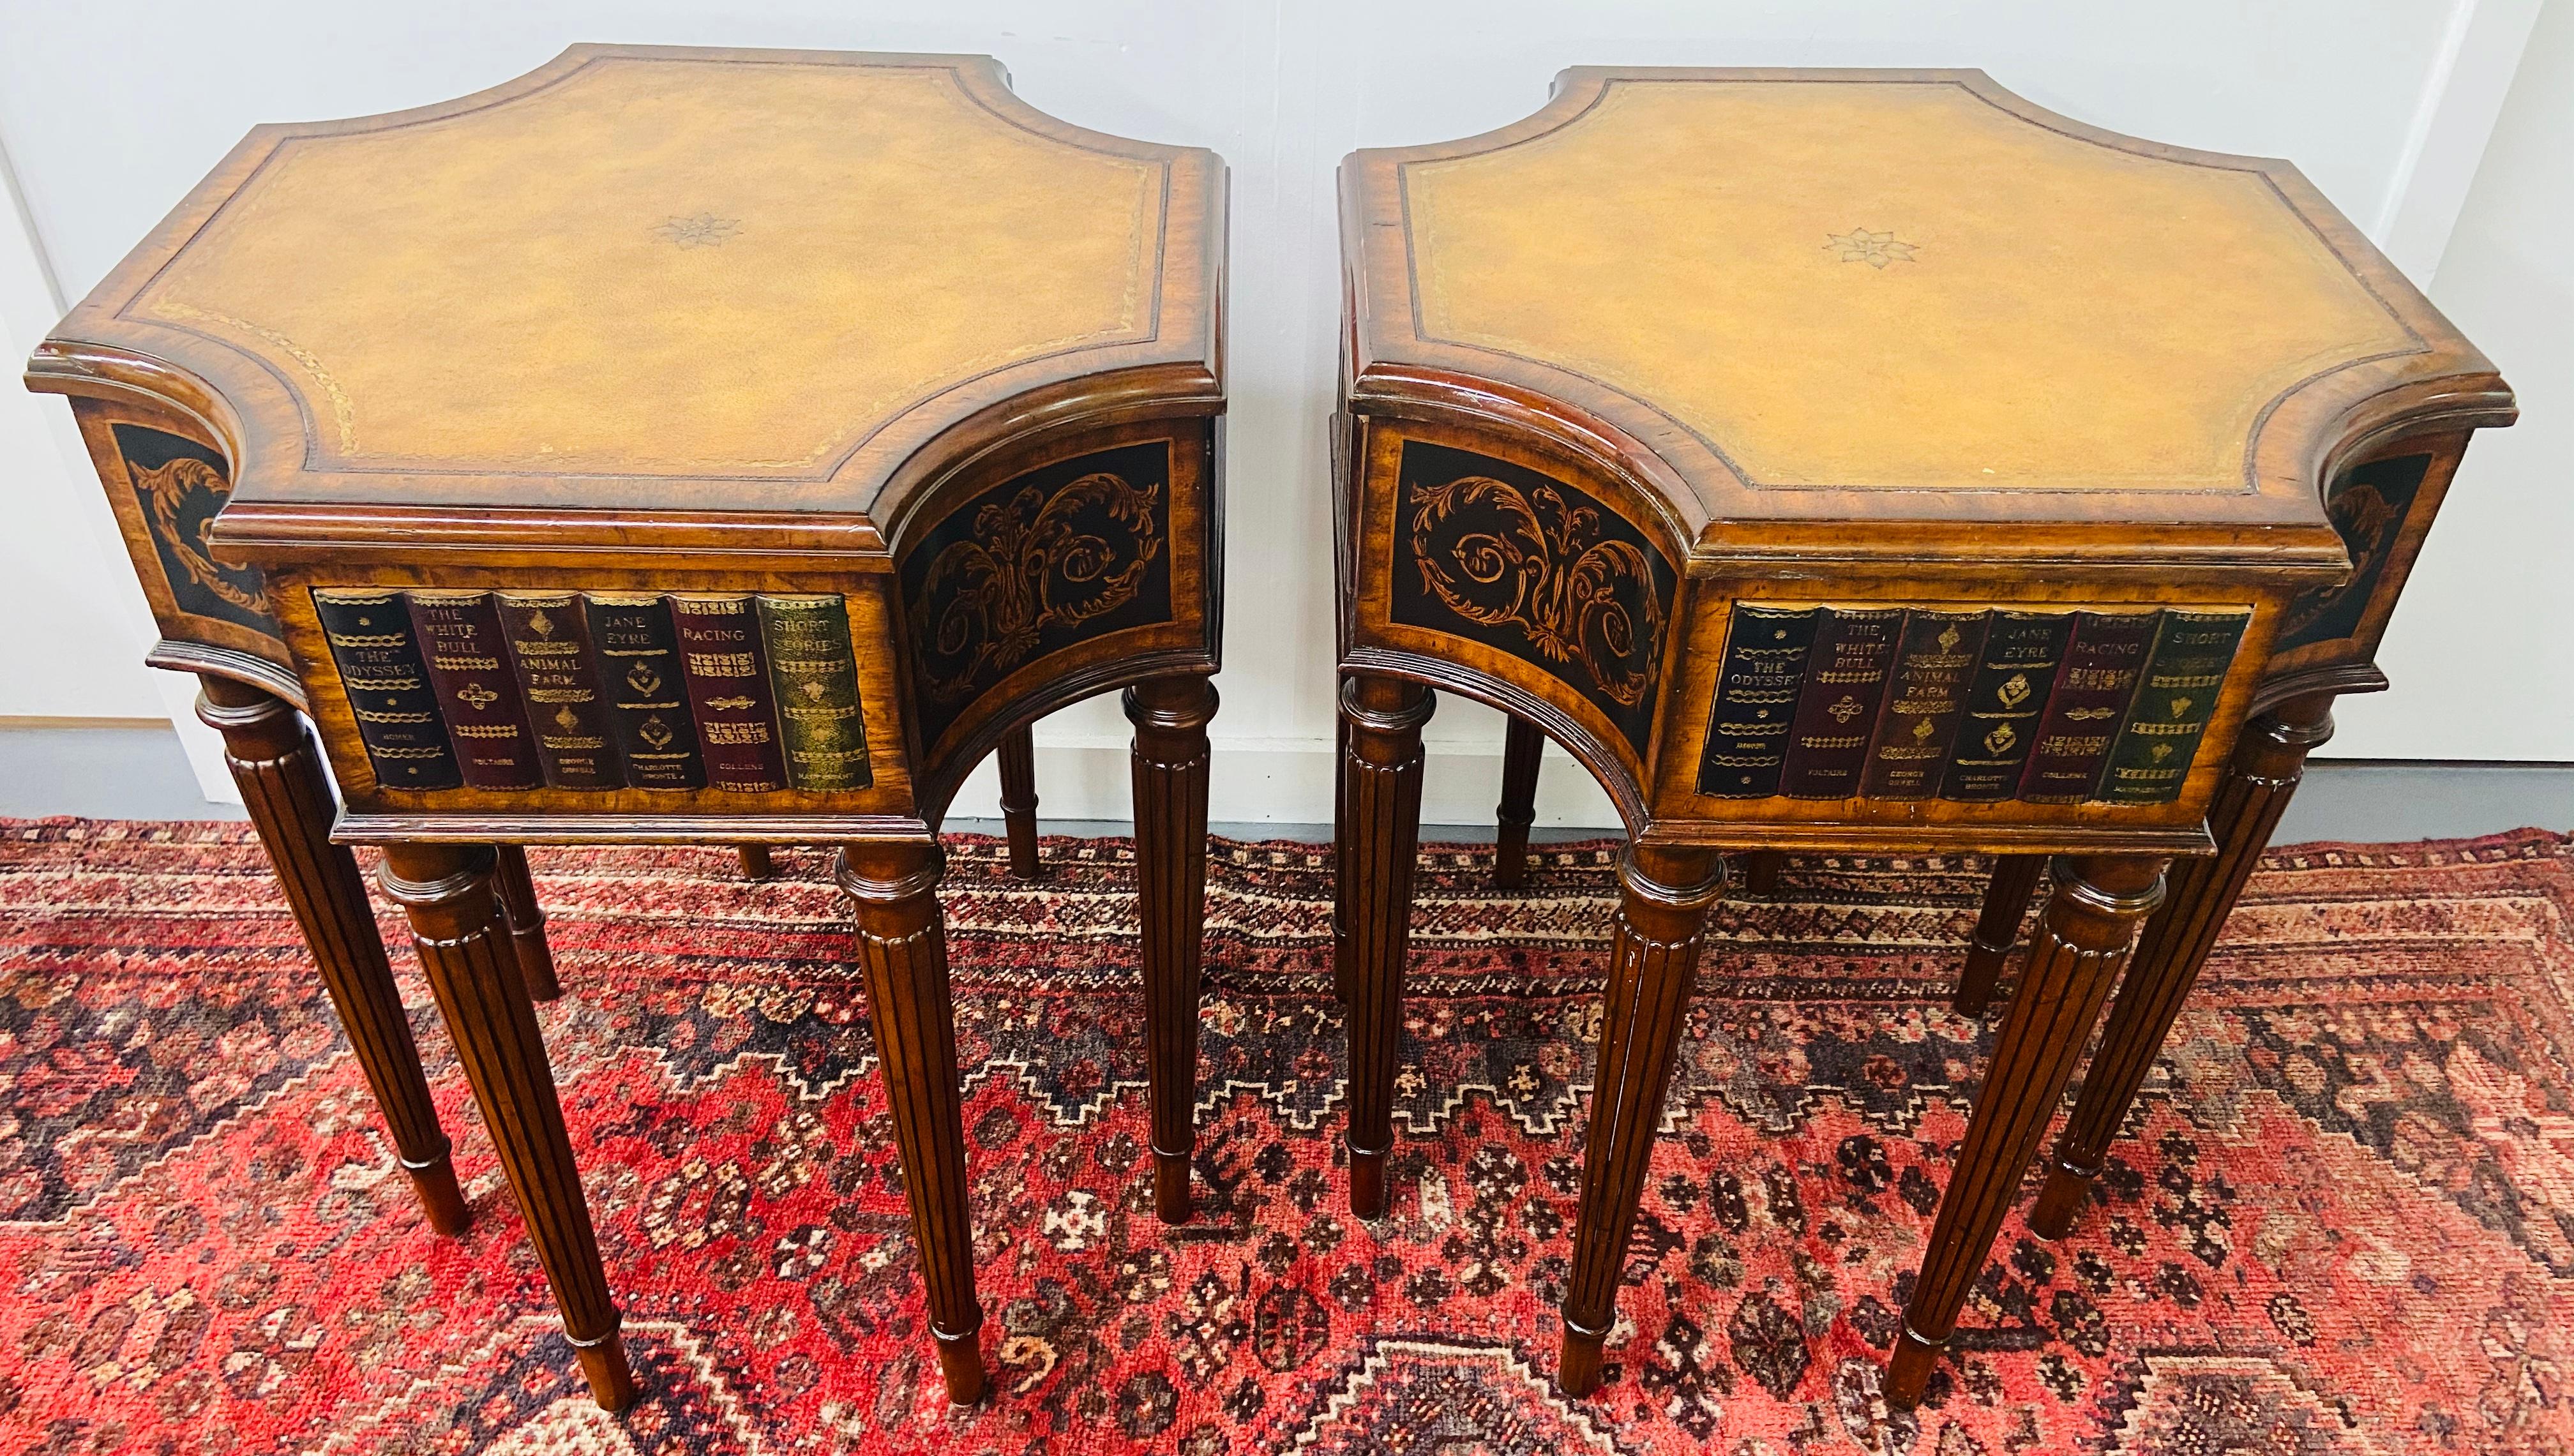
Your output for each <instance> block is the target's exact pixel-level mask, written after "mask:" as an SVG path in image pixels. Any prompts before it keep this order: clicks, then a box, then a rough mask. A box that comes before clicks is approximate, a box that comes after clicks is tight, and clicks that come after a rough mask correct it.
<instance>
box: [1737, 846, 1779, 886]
mask: <svg viewBox="0 0 2574 1456" xmlns="http://www.w3.org/2000/svg"><path fill="white" fill-rule="evenodd" d="M1787 863H1788V856H1787V855H1785V854H1782V853H1780V852H1779V851H1778V850H1776V849H1755V850H1753V851H1752V852H1751V853H1749V854H1746V855H1744V856H1743V888H1744V891H1745V892H1746V893H1748V894H1757V895H1763V896H1768V895H1774V894H1777V893H1778V892H1779V871H1780V870H1781V869H1783V868H1785V867H1786V866H1787Z"/></svg>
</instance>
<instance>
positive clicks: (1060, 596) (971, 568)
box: [912, 471, 1162, 704]
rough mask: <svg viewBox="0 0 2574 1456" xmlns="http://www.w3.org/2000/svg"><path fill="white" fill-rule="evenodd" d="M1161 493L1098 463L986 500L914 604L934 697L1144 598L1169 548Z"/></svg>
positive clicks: (976, 683)
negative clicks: (1151, 571) (1050, 483)
mask: <svg viewBox="0 0 2574 1456" xmlns="http://www.w3.org/2000/svg"><path fill="white" fill-rule="evenodd" d="M1160 495H1161V487H1160V486H1158V485H1148V486H1145V487H1143V488H1141V489H1138V488H1137V487H1135V486H1134V485H1132V484H1130V483H1129V482H1128V481H1127V480H1126V479H1125V478H1124V477H1123V476H1119V475H1115V474H1113V473H1110V472H1106V471H1098V472H1093V473H1092V474H1089V475H1085V476H1081V477H1079V478H1077V479H1075V480H1072V481H1070V482H1067V483H1066V484H1064V485H1062V486H1059V487H1057V488H1056V489H1054V490H1053V491H1051V492H1048V491H1046V490H1043V489H1041V488H1040V487H1037V486H1030V487H1028V488H1026V489H1025V490H1022V491H1020V492H1018V493H1017V494H1016V495H1014V496H1012V497H1011V498H1010V499H1009V500H1007V501H996V502H994V503H992V504H990V505H987V506H984V507H982V508H981V509H980V510H978V511H977V512H976V513H975V515H974V530H973V534H972V536H971V537H970V538H968V539H967V540H963V541H958V542H954V543H951V544H950V545H949V546H948V547H947V548H946V549H945V550H943V551H941V552H940V553H939V554H938V555H937V557H936V558H935V559H933V560H932V561H931V562H930V566H929V572H928V575H927V576H926V577H925V578H923V580H922V582H921V587H920V594H919V600H918V601H916V602H915V603H913V604H912V629H913V632H914V634H915V640H916V641H917V642H918V644H919V646H920V648H921V649H922V659H923V671H922V675H921V680H922V684H923V686H924V687H925V688H926V689H927V691H928V693H929V695H930V697H931V698H933V699H935V700H936V701H938V702H939V703H942V704H953V703H956V702H959V701H962V700H964V699H966V698H970V697H972V696H973V695H974V694H975V693H977V692H980V691H981V690H982V689H983V688H985V687H987V686H989V684H990V682H991V681H992V680H993V679H996V678H998V677H999V676H1000V675H1002V674H1004V673H1007V672H1008V671H1009V670H1011V669H1012V668H1015V667H1017V666H1018V665H1019V664H1021V663H1023V662H1025V661H1027V660H1028V659H1029V658H1031V657H1034V656H1036V654H1037V652H1038V651H1039V649H1040V646H1041V642H1042V639H1043V637H1044V635H1045V634H1046V633H1048V632H1049V631H1057V632H1059V631H1061V630H1064V629H1069V628H1075V627H1078V626H1080V625H1081V624H1082V623H1085V622H1089V621H1092V620H1094V619H1096V618H1100V617H1105V616H1107V615H1108V614H1110V613H1112V612H1115V611H1117V610H1118V609H1119V608H1121V607H1124V606H1125V605H1126V604H1127V603H1128V602H1130V601H1133V600H1134V598H1135V594H1136V593H1137V592H1138V591H1139V590H1141V589H1142V587H1143V585H1144V579H1145V574H1146V571H1147V569H1148V568H1149V567H1150V566H1151V565H1152V563H1153V561H1154V559H1155V558H1157V557H1159V556H1160V555H1161V552H1162V533H1161V528H1160V526H1159V524H1158V523H1157V522H1156V520H1155V517H1154V509H1155V505H1156V503H1157V501H1158V499H1159V498H1160Z"/></svg>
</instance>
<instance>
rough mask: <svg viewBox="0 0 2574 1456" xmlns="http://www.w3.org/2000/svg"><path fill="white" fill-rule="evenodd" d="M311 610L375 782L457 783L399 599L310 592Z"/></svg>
mask: <svg viewBox="0 0 2574 1456" xmlns="http://www.w3.org/2000/svg"><path fill="white" fill-rule="evenodd" d="M313 613H314V616H316V617H318V618H320V619H321V622H322V635H323V637H324V638H326V639H328V640H329V642H330V644H331V661H332V662H333V663H334V664H336V665H337V666H338V667H339V670H340V686H341V688H342V689H343V690H345V691H346V692H347V694H348V697H349V712H350V713H351V714H352V715H354V716H355V717H356V718H357V721H358V737H359V739H360V740H361V741H363V742H364V743H365V744H366V745H367V761H368V762H369V763H370V764H371V765H373V766H374V768H375V772H376V782H377V783H379V784H381V785H383V786H384V787H386V788H401V789H413V790H420V789H432V788H456V787H460V786H462V785H463V783H464V782H465V779H464V776H463V775H462V774H461V773H459V772H458V771H457V767H456V750H455V748H454V746H453V745H452V744H450V743H449V741H448V737H447V725H446V724H444V723H443V722H441V721H440V720H439V716H438V695H437V694H436V693H435V692H433V691H431V689H430V686H429V669H428V668H427V667H426V666H424V665H423V664H422V662H421V659H420V644H419V642H418V641H417V640H416V639H415V638H414V637H413V636H412V627H411V613H410V611H409V610H408V609H406V608H405V607H404V606H403V603H402V596H401V594H400V593H396V592H380V591H367V590H363V589H359V590H347V591H333V590H330V589H327V588H321V587H316V588H315V589H313Z"/></svg>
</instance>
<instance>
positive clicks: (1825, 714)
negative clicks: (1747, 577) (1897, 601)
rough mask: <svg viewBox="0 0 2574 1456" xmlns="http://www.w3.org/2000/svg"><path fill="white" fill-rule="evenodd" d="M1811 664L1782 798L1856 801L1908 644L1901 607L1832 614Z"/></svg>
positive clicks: (1819, 633)
mask: <svg viewBox="0 0 2574 1456" xmlns="http://www.w3.org/2000/svg"><path fill="white" fill-rule="evenodd" d="M1823 618H1824V620H1823V622H1822V623H1821V624H1820V625H1819V626H1818V627H1817V628H1816V629H1815V646H1814V650H1813V651H1812V652H1810V653H1808V654H1807V656H1806V688H1805V691H1804V692H1803V693H1801V694H1799V695H1798V697H1797V722H1796V727H1794V728H1790V729H1789V730H1788V763H1787V767H1786V768H1785V769H1784V770H1783V771H1782V772H1781V773H1780V775H1779V791H1780V792H1781V793H1784V794H1786V795H1787V796H1789V797H1790V798H1851V797H1855V796H1856V795H1857V794H1858V793H1859V782H1860V770H1861V769H1862V768H1863V767H1865V766H1867V763H1868V740H1869V734H1870V733H1871V731H1872V730H1874V729H1875V728H1876V727H1877V705H1878V702H1879V700H1880V699H1882V698H1884V697H1885V696H1886V675H1887V670H1888V669H1890V668H1892V667H1893V666H1894V664H1895V644H1896V640H1897V639H1898V638H1900V637H1901V636H1903V632H1904V609H1903V608H1901V607H1886V608H1867V609H1858V610H1853V609H1847V608H1840V607H1827V608H1825V609H1824V614H1823Z"/></svg>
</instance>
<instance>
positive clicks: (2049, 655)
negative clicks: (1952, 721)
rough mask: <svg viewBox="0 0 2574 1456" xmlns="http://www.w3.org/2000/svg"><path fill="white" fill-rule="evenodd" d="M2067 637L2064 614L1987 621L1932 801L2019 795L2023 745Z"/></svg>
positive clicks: (2069, 619)
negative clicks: (1979, 656) (1980, 661)
mask: <svg viewBox="0 0 2574 1456" xmlns="http://www.w3.org/2000/svg"><path fill="white" fill-rule="evenodd" d="M2072 635H2073V615H2072V614H2071V613H2069V612H2001V611H1996V612H1994V613H1992V614H1991V619H1990V621H1989V623H1988V624H1987V625H1986V627H1985V629H1984V661H1983V665H1982V666H1981V667H1979V668H1977V669H1976V670H1975V683H1974V687H1972V688H1970V689H1968V690H1967V693H1966V711H1965V713H1964V715H1963V716H1962V717H1960V718H1959V720H1958V722H1957V735H1956V737H1955V739H1954V741H1953V746H1951V747H1950V749H1949V752H1948V768H1947V771H1946V772H1945V773H1944V774H1943V775H1941V778H1940V782H1939V796H1940V797H1941V798H1946V799H1953V800H1955V801H1957V802H1959V803H1998V802H2000V801H2001V800H2003V799H2006V798H2009V797H2010V796H2011V795H2012V794H2014V793H2016V792H2018V791H2019V775H2020V770H2021V768H2022V767H2023V766H2025V765H2026V764H2027V762H2028V745H2029V744H2030V743H2031V742H2033V741H2035V740H2036V738H2037V720H2038V715H2040V714H2042V713H2044V712H2045V711H2046V699H2047V695H2048V694H2049V693H2051V692H2053V691H2054V688H2055V674H2056V670H2057V669H2058V668H2059V667H2061V666H2062V664H2063V661H2064V644H2065V641H2066V640H2067V639H2068V638H2070V637H2071V636H2072Z"/></svg>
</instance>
